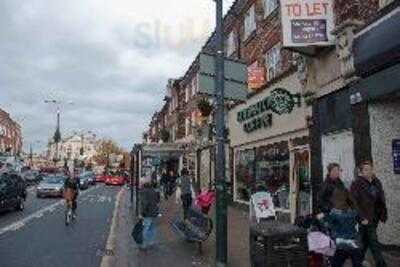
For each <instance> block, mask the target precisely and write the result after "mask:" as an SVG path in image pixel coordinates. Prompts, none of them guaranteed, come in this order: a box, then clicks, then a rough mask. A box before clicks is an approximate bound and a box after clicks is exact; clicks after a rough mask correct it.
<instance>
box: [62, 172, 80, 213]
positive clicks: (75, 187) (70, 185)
mask: <svg viewBox="0 0 400 267" xmlns="http://www.w3.org/2000/svg"><path fill="white" fill-rule="evenodd" d="M64 191H65V193H66V194H65V196H64V197H65V199H66V200H67V201H71V199H70V198H72V212H73V216H74V217H76V212H75V211H76V208H77V205H78V204H77V201H76V200H77V198H78V194H79V178H77V177H75V175H74V173H71V174H70V175H69V176H68V178H67V179H66V180H65V182H64ZM71 194H72V196H71Z"/></svg>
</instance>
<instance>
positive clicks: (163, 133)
mask: <svg viewBox="0 0 400 267" xmlns="http://www.w3.org/2000/svg"><path fill="white" fill-rule="evenodd" d="M160 138H161V140H162V141H163V142H164V143H167V142H168V141H169V131H168V130H167V129H165V128H163V129H161V131H160Z"/></svg>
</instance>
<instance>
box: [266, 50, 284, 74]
mask: <svg viewBox="0 0 400 267" xmlns="http://www.w3.org/2000/svg"><path fill="white" fill-rule="evenodd" d="M281 61H282V58H281V44H280V43H278V44H276V45H274V46H273V47H272V48H271V49H270V50H268V51H267V53H266V54H265V69H266V70H267V81H270V80H272V79H274V78H275V77H276V76H277V75H278V74H279V72H280V71H281Z"/></svg>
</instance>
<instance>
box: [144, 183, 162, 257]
mask: <svg viewBox="0 0 400 267" xmlns="http://www.w3.org/2000/svg"><path fill="white" fill-rule="evenodd" d="M140 194H141V197H140V211H141V216H142V217H143V243H142V244H141V248H142V249H147V248H148V247H150V246H152V245H154V244H155V242H156V235H157V229H156V225H155V222H154V220H155V218H156V217H157V216H158V214H159V209H158V204H159V202H160V194H159V193H158V192H157V191H156V190H155V189H154V186H153V184H152V182H151V178H149V179H148V180H147V181H145V183H144V185H143V189H142V190H141V192H140Z"/></svg>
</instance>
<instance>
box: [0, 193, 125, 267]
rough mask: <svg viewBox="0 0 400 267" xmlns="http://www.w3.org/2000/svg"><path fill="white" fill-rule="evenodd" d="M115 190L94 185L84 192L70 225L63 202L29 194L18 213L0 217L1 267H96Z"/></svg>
mask: <svg viewBox="0 0 400 267" xmlns="http://www.w3.org/2000/svg"><path fill="white" fill-rule="evenodd" d="M120 189H121V188H120V187H105V186H103V185H99V186H96V187H92V188H90V189H89V190H86V191H83V192H82V193H81V195H80V197H79V201H78V218H77V221H76V222H75V223H74V224H73V225H70V226H65V224H64V204H63V201H62V200H60V199H37V198H36V197H35V195H34V191H33V190H32V191H30V194H29V196H28V200H27V201H26V203H25V207H26V208H25V210H24V211H23V212H10V213H5V214H0V266H1V267H25V266H27V267H28V266H29V267H35V266H41V267H47V266H49V267H58V266H60V267H61V266H68V267H69V266H78V267H79V266H87V267H91V266H95V267H98V266H100V264H101V260H102V257H103V255H105V253H107V251H106V250H105V247H106V242H107V237H108V234H109V231H110V226H111V221H112V217H113V211H114V207H115V201H116V195H117V193H118V192H119V190H120ZM108 253H109V252H108Z"/></svg>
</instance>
